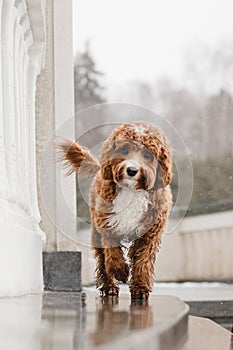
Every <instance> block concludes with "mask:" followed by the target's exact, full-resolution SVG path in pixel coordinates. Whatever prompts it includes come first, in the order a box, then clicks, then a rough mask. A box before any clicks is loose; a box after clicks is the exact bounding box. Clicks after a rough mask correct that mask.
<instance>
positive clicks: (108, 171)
mask: <svg viewBox="0 0 233 350" xmlns="http://www.w3.org/2000/svg"><path fill="white" fill-rule="evenodd" d="M101 175H102V178H103V179H104V180H112V179H113V174H112V166H111V162H110V161H107V162H105V163H103V164H102V166H101Z"/></svg>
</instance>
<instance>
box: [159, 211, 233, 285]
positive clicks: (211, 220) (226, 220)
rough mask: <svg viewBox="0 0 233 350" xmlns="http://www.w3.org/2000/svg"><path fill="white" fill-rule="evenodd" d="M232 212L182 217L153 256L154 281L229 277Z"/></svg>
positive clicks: (232, 272)
mask: <svg viewBox="0 0 233 350" xmlns="http://www.w3.org/2000/svg"><path fill="white" fill-rule="evenodd" d="M232 266H233V211H226V212H220V213H213V214H206V215H198V216H193V217H188V218H185V219H184V220H183V222H182V223H181V225H180V226H179V227H178V229H177V231H176V232H174V233H172V234H170V235H166V234H165V235H164V239H163V244H162V248H161V251H160V253H159V254H158V259H157V274H156V275H157V278H156V279H157V280H161V281H179V280H180V281H185V280H204V281H208V280H228V279H230V280H232V279H233V269H232Z"/></svg>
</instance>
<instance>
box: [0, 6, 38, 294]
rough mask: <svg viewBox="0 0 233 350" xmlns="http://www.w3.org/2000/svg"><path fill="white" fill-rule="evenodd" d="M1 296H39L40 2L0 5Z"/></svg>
mask: <svg viewBox="0 0 233 350" xmlns="http://www.w3.org/2000/svg"><path fill="white" fill-rule="evenodd" d="M0 18H1V27H0V42H1V54H0V164H1V173H0V260H1V261H0V274H1V286H0V296H2V295H18V294H24V293H29V292H34V291H41V290H42V288H43V280H42V258H41V256H42V240H43V239H44V237H45V236H44V233H43V232H42V231H41V229H40V228H39V222H40V214H39V210H38V204H37V188H36V152H35V93H36V78H37V75H38V74H39V72H40V70H41V67H42V62H43V52H44V36H45V33H44V20H45V19H44V15H43V7H42V2H41V1H40V0H28V1H26V0H16V1H12V0H7V1H6V0H0Z"/></svg>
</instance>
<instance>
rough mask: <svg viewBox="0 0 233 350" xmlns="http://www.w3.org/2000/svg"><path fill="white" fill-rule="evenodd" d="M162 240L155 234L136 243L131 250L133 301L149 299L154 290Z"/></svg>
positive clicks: (131, 291) (146, 235)
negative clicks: (156, 266)
mask: <svg viewBox="0 0 233 350" xmlns="http://www.w3.org/2000/svg"><path fill="white" fill-rule="evenodd" d="M159 242H160V239H159V237H158V236H156V235H155V234H153V232H148V233H146V234H145V235H144V236H143V237H141V238H139V239H137V240H136V241H134V243H133V244H132V246H131V247H130V250H129V254H128V255H129V258H130V260H131V274H132V275H131V281H130V293H131V298H132V299H147V298H148V296H149V293H150V292H151V291H152V288H153V279H154V261H155V255H156V251H157V249H158V245H159Z"/></svg>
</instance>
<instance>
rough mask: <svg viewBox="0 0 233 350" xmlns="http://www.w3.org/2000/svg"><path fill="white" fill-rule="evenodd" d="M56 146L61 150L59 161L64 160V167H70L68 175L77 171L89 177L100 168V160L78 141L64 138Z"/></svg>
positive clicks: (82, 175) (80, 174)
mask: <svg viewBox="0 0 233 350" xmlns="http://www.w3.org/2000/svg"><path fill="white" fill-rule="evenodd" d="M56 146H57V148H58V150H59V151H60V157H59V159H58V161H59V162H63V167H64V168H67V169H68V171H67V173H66V175H71V174H72V173H73V172H77V174H78V175H79V176H81V177H85V178H88V177H93V176H95V175H96V174H97V172H98V171H99V170H100V165H99V162H98V160H97V159H96V158H95V157H93V156H92V155H91V154H90V152H88V151H87V150H85V149H84V148H83V147H81V146H79V145H78V144H77V143H76V142H72V141H69V140H62V141H61V142H58V143H57V144H56Z"/></svg>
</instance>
